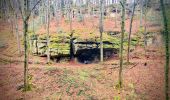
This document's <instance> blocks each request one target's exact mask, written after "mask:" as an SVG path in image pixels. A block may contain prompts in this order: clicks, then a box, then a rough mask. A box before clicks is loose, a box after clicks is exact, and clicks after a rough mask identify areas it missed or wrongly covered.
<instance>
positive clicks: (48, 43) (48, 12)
mask: <svg viewBox="0 0 170 100" xmlns="http://www.w3.org/2000/svg"><path fill="white" fill-rule="evenodd" d="M47 2H48V4H47V63H50V48H49V46H50V38H49V34H50V32H49V31H50V30H49V27H50V11H49V9H50V8H49V5H50V3H49V2H50V1H49V0H48V1H47Z"/></svg>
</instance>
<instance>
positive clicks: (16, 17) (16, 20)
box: [15, 14, 21, 55]
mask: <svg viewBox="0 0 170 100" xmlns="http://www.w3.org/2000/svg"><path fill="white" fill-rule="evenodd" d="M15 25H16V26H15V29H16V36H17V45H18V54H19V55H20V54H21V47H20V37H19V32H18V15H17V14H15Z"/></svg>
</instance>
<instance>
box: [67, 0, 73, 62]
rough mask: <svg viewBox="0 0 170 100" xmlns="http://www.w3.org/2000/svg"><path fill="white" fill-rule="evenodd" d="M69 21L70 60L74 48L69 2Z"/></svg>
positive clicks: (70, 5)
mask: <svg viewBox="0 0 170 100" xmlns="http://www.w3.org/2000/svg"><path fill="white" fill-rule="evenodd" d="M68 8H69V12H68V13H69V22H70V33H71V34H70V60H73V59H74V50H73V26H72V3H71V2H69V7H68Z"/></svg>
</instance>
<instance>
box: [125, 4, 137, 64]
mask: <svg viewBox="0 0 170 100" xmlns="http://www.w3.org/2000/svg"><path fill="white" fill-rule="evenodd" d="M135 7H136V3H135V2H134V4H133V8H132V15H131V18H130V30H129V36H128V53H127V63H129V53H130V46H131V33H132V24H133V17H134V13H135Z"/></svg>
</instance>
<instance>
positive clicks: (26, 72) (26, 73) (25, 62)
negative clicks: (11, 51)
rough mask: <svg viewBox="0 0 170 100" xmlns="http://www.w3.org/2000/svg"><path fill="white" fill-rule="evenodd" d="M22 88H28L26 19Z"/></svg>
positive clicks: (26, 22) (26, 24) (26, 21)
mask: <svg viewBox="0 0 170 100" xmlns="http://www.w3.org/2000/svg"><path fill="white" fill-rule="evenodd" d="M23 23H24V50H25V51H24V90H25V91H27V90H28V43H27V41H28V40H27V32H28V20H27V19H26V20H24V22H23Z"/></svg>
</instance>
